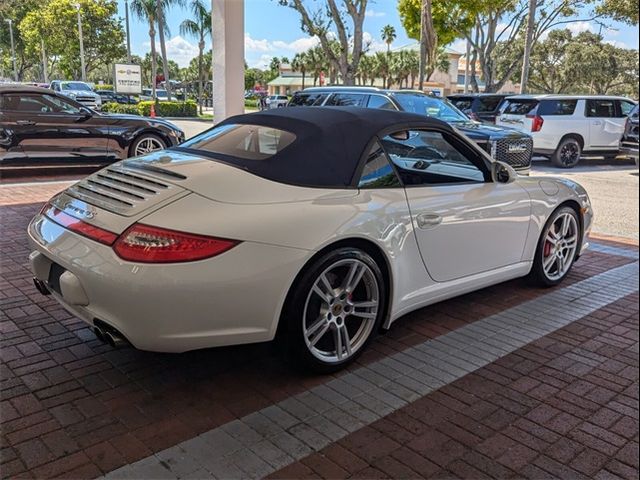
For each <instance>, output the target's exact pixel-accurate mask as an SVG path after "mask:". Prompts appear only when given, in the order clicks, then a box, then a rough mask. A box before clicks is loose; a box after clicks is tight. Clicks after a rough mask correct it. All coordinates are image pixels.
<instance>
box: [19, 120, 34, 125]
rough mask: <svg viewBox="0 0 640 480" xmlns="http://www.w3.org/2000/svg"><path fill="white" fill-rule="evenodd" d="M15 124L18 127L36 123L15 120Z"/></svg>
mask: <svg viewBox="0 0 640 480" xmlns="http://www.w3.org/2000/svg"><path fill="white" fill-rule="evenodd" d="M16 124H18V125H35V124H36V122H33V121H31V120H16Z"/></svg>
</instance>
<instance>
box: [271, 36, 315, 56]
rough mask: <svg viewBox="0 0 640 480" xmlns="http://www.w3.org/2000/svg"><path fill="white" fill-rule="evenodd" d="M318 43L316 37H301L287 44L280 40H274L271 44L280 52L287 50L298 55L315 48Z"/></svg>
mask: <svg viewBox="0 0 640 480" xmlns="http://www.w3.org/2000/svg"><path fill="white" fill-rule="evenodd" d="M319 43H320V40H318V37H302V38H298V39H297V40H294V41H293V42H288V43H287V42H283V41H282V40H275V41H274V42H273V46H274V47H275V48H279V49H281V50H289V51H291V52H294V53H300V52H305V51H307V50H309V49H310V48H313V47H315V46H317V45H318V44H319Z"/></svg>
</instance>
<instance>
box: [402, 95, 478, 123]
mask: <svg viewBox="0 0 640 480" xmlns="http://www.w3.org/2000/svg"><path fill="white" fill-rule="evenodd" d="M394 96H395V99H396V100H397V101H398V103H399V104H400V106H401V107H402V110H404V111H405V112H411V113H418V114H420V115H427V116H428V117H433V118H437V119H439V120H442V121H444V122H449V123H456V122H469V121H470V119H469V117H467V116H466V115H465V114H464V113H462V112H461V111H460V110H458V109H457V108H456V107H454V106H453V105H452V104H451V103H449V102H448V101H446V100H442V99H440V98H435V97H431V96H429V95H424V94H421V93H414V92H411V93H409V92H407V93H401V92H397V93H395V94H394Z"/></svg>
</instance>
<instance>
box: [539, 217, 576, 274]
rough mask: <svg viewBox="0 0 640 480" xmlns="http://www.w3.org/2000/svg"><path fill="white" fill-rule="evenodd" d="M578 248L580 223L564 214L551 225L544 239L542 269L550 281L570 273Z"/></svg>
mask: <svg viewBox="0 0 640 480" xmlns="http://www.w3.org/2000/svg"><path fill="white" fill-rule="evenodd" d="M577 248H578V223H577V221H576V218H575V216H574V215H572V214H571V213H569V212H563V213H561V214H560V215H558V217H557V218H556V219H555V220H554V221H553V222H552V223H551V225H549V228H548V230H547V234H546V236H545V239H544V249H543V252H542V268H543V270H544V274H545V275H546V277H547V278H548V279H549V280H552V281H553V280H558V279H560V278H562V277H564V275H565V274H566V273H567V272H568V271H569V268H571V264H572V262H573V259H574V258H575V255H576V249H577Z"/></svg>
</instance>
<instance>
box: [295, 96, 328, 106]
mask: <svg viewBox="0 0 640 480" xmlns="http://www.w3.org/2000/svg"><path fill="white" fill-rule="evenodd" d="M325 98H327V94H326V93H300V94H297V95H294V96H293V98H292V99H291V102H290V103H289V105H290V106H292V107H311V106H316V105H322V102H323V101H324V99H325Z"/></svg>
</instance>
